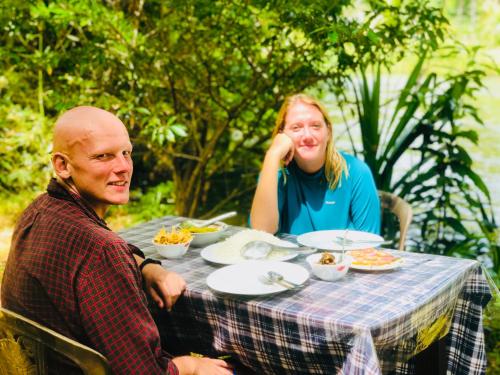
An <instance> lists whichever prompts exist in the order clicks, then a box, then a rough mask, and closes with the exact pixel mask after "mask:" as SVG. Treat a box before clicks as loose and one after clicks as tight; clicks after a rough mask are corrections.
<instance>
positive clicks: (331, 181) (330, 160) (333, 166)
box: [273, 94, 348, 189]
mask: <svg viewBox="0 0 500 375" xmlns="http://www.w3.org/2000/svg"><path fill="white" fill-rule="evenodd" d="M299 102H301V103H304V104H309V105H313V106H315V107H316V108H318V110H319V111H320V112H321V114H322V115H323V119H324V120H325V123H326V127H327V128H328V129H329V130H330V138H329V139H328V142H327V144H326V158H325V176H326V180H327V181H328V187H329V188H330V189H335V188H336V187H337V185H338V184H339V183H340V179H341V178H342V172H344V174H345V176H346V177H347V176H348V170H347V164H346V161H345V159H344V157H343V156H342V155H341V154H340V153H339V152H338V151H337V149H336V148H335V143H334V141H333V126H332V122H331V121H330V118H329V117H328V114H327V112H326V110H325V108H324V107H323V106H322V105H321V103H320V102H319V101H318V100H316V99H314V98H313V97H311V96H308V95H306V94H295V95H290V96H287V97H286V98H285V101H284V102H283V104H282V105H281V108H280V111H279V112H278V117H277V118H276V125H275V127H274V130H273V138H274V137H275V136H276V135H277V134H278V133H281V132H282V131H283V129H284V128H285V118H286V115H287V112H288V108H290V107H291V106H292V105H294V104H296V103H299Z"/></svg>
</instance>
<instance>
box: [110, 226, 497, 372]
mask: <svg viewBox="0 0 500 375" xmlns="http://www.w3.org/2000/svg"><path fill="white" fill-rule="evenodd" d="M183 220H185V218H183V217H178V216H166V217H161V218H157V219H154V220H151V221H148V222H146V223H143V224H140V225H137V226H134V227H131V228H129V229H125V230H123V231H121V232H119V234H120V235H121V236H122V238H124V239H125V240H126V241H127V242H129V243H131V244H133V245H135V246H137V247H139V248H140V249H141V250H142V251H143V252H144V253H145V255H146V256H147V257H152V258H154V259H161V261H162V266H164V267H165V268H166V269H168V270H170V271H175V272H177V273H178V274H180V275H181V276H182V277H183V278H184V279H185V280H186V284H187V287H186V290H185V292H184V294H183V296H182V297H181V298H179V300H178V301H177V303H176V304H175V305H174V307H173V308H172V310H171V311H170V312H164V313H163V314H162V315H161V317H162V321H161V322H159V324H160V325H162V324H163V325H165V326H166V327H167V328H166V330H167V332H168V334H167V337H166V339H165V341H166V343H165V345H166V346H167V348H168V349H169V350H171V351H174V352H175V349H180V348H182V349H183V350H184V348H186V349H188V350H190V351H192V352H196V353H201V354H203V355H207V356H212V357H217V356H230V358H231V359H233V360H234V361H237V362H238V363H240V364H242V365H244V366H245V368H247V369H251V371H253V372H254V373H255V374H413V373H415V371H416V370H415V361H414V358H415V356H417V355H418V354H419V353H421V352H422V351H424V350H425V349H426V348H428V347H430V346H431V345H432V344H433V343H435V342H437V341H441V342H443V343H445V346H444V350H443V351H442V353H440V356H441V357H442V358H441V359H442V361H443V362H444V366H445V371H444V372H446V373H447V374H484V373H485V372H486V354H485V346H484V333H483V324H482V312H483V309H484V308H485V306H486V305H487V303H488V301H489V300H490V298H491V292H490V288H489V286H488V282H487V280H486V278H485V275H484V271H483V270H482V268H481V266H480V263H479V262H477V261H475V260H470V259H462V258H456V257H449V256H439V255H431V254H425V253H414V252H408V251H396V250H390V249H388V250H386V251H388V252H390V253H391V254H395V255H396V256H398V257H401V258H402V260H403V261H402V262H401V263H402V264H401V265H400V266H399V267H397V268H394V269H390V270H386V271H379V272H370V271H364V272H360V271H355V270H352V269H350V270H349V271H348V272H347V274H346V275H345V276H344V277H343V278H341V279H339V280H336V281H332V282H329V281H323V280H320V279H318V278H316V277H315V276H313V275H312V274H311V275H310V277H309V278H308V279H307V281H306V282H305V283H304V284H303V285H302V286H301V287H300V288H295V289H292V290H286V291H283V292H281V293H275V294H270V295H256V296H248V295H238V294H229V293H221V292H220V291H216V290H213V289H211V288H210V287H209V286H208V285H207V277H209V275H211V274H212V273H213V272H215V271H217V270H219V269H221V267H223V265H220V264H216V263H212V262H209V261H207V260H206V259H204V258H203V257H202V256H200V252H201V251H202V249H201V248H195V247H190V248H189V250H188V251H187V253H186V254H185V255H184V256H183V257H182V258H179V259H163V258H161V257H159V255H158V254H156V252H155V248H154V246H153V243H152V239H153V237H154V235H155V233H157V232H158V230H159V229H160V228H162V227H167V228H168V227H171V226H173V225H176V224H178V223H180V222H182V221H183ZM244 229H245V228H242V227H238V226H228V228H227V230H226V231H225V232H224V236H225V237H229V236H231V235H233V234H235V233H237V232H238V231H241V230H244ZM280 237H281V238H283V239H285V240H288V241H290V242H295V241H296V236H293V235H287V234H284V235H281V236H280ZM288 262H290V263H293V264H297V265H301V266H303V267H304V268H305V269H307V270H308V271H310V267H309V265H308V264H307V262H306V261H305V259H304V257H303V256H299V257H296V258H294V259H291V260H289V261H288Z"/></svg>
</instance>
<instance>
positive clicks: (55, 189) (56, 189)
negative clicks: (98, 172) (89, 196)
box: [47, 178, 110, 230]
mask: <svg viewBox="0 0 500 375" xmlns="http://www.w3.org/2000/svg"><path fill="white" fill-rule="evenodd" d="M47 193H48V194H49V196H51V197H53V198H56V199H62V200H65V201H69V202H73V203H75V204H76V205H77V206H78V207H79V208H80V209H81V210H82V211H83V212H84V213H85V214H86V215H87V216H88V217H90V218H91V219H92V220H93V221H94V222H96V223H97V224H99V225H100V226H102V227H104V228H106V229H108V230H110V229H109V228H108V226H107V224H106V222H105V221H104V220H103V219H101V218H100V217H99V216H98V215H97V214H96V213H95V211H94V210H93V209H92V207H90V206H89V205H88V204H87V203H86V202H85V201H84V200H83V199H82V197H80V196H79V195H77V194H75V193H72V192H71V191H69V190H67V189H66V188H64V186H62V185H61V184H59V182H57V180H56V179H55V178H51V179H50V182H49V185H48V186H47Z"/></svg>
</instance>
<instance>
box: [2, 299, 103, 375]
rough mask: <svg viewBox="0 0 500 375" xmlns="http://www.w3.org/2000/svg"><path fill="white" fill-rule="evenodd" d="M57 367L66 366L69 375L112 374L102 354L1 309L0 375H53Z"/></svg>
mask: <svg viewBox="0 0 500 375" xmlns="http://www.w3.org/2000/svg"><path fill="white" fill-rule="evenodd" d="M54 358H55V359H56V360H57V362H56V363H55V362H54V360H55V359H54ZM59 365H60V366H62V368H64V367H65V368H68V367H69V368H70V370H72V371H70V372H71V373H75V372H78V373H83V374H89V375H107V374H112V371H111V368H110V367H109V364H108V361H107V359H106V358H105V357H104V356H103V355H102V354H100V353H98V352H96V351H95V350H93V349H91V348H89V347H88V346H85V345H82V344H80V343H79V342H77V341H75V340H72V339H70V338H68V337H66V336H63V335H61V334H59V333H57V332H55V331H53V330H51V329H49V328H47V327H44V326H43V325H41V324H39V323H36V322H34V321H32V320H30V319H28V318H25V317H24V316H22V315H19V314H16V313H14V312H12V311H10V310H7V309H5V308H0V374H9V375H10V374H12V375H13V374H26V375H28V374H29V375H31V374H33V375H35V374H36V375H39V374H40V375H42V374H49V373H51V374H53V373H54V368H59V367H60V366H59ZM73 369H74V370H73ZM56 372H57V371H56Z"/></svg>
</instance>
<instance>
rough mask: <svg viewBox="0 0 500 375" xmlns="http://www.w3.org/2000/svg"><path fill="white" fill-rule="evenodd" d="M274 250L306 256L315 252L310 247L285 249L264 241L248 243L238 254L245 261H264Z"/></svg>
mask: <svg viewBox="0 0 500 375" xmlns="http://www.w3.org/2000/svg"><path fill="white" fill-rule="evenodd" d="M274 250H280V251H283V250H284V251H287V252H288V253H290V254H299V255H308V254H312V253H314V252H316V249H315V248H312V247H298V248H296V247H285V246H275V245H272V244H270V243H269V242H265V241H259V240H255V241H250V242H248V243H246V244H245V245H244V246H243V247H242V248H241V250H240V254H241V256H242V257H243V258H245V259H264V258H267V257H268V256H269V254H270V253H271V252H272V251H274Z"/></svg>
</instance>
